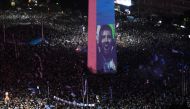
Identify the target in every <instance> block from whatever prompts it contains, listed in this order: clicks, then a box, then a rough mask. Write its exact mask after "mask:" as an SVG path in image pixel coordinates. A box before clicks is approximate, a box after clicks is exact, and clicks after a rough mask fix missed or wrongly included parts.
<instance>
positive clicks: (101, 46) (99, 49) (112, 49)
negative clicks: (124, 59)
mask: <svg viewBox="0 0 190 109" xmlns="http://www.w3.org/2000/svg"><path fill="white" fill-rule="evenodd" d="M92 1H93V0H89V22H88V23H89V25H88V26H93V27H88V28H89V30H88V34H89V36H88V66H89V67H90V66H91V67H90V68H91V69H94V70H93V72H94V73H97V72H98V73H114V72H116V64H117V63H116V62H117V61H116V60H117V56H116V39H115V13H114V0H96V1H95V3H94V4H95V5H96V6H95V8H96V9H95V10H94V11H93V12H95V15H92V13H90V12H91V11H92V10H91V9H92V8H93V9H94V7H93V6H94V4H93V6H92V4H90V3H92ZM91 6H92V7H91ZM92 16H95V20H94V21H92V20H91V19H92ZM93 18H94V17H93ZM94 22H95V28H94ZM92 28H93V31H90V30H92ZM94 31H95V34H94ZM92 33H93V35H92ZM92 37H93V38H92ZM94 37H95V39H94ZM94 42H95V43H94ZM92 45H93V46H92ZM94 45H95V46H96V48H95V49H94V48H93V47H94ZM92 49H94V50H93V51H91V50H92ZM94 53H95V54H94ZM94 57H95V59H96V60H93V59H92V58H94ZM92 62H94V64H93V65H94V66H92V64H90V63H92Z"/></svg>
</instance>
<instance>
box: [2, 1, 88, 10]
mask: <svg viewBox="0 0 190 109" xmlns="http://www.w3.org/2000/svg"><path fill="white" fill-rule="evenodd" d="M15 1H18V2H19V3H20V4H22V5H23V4H26V3H27V1H28V0H15ZM47 1H49V2H48V3H49V4H52V3H56V2H60V3H61V6H62V7H63V8H70V9H74V10H75V9H79V10H82V11H86V10H87V9H88V0H46V1H45V0H38V3H45V4H47ZM9 8H10V0H0V9H9Z"/></svg>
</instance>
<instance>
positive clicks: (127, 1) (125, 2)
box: [115, 0, 132, 6]
mask: <svg viewBox="0 0 190 109" xmlns="http://www.w3.org/2000/svg"><path fill="white" fill-rule="evenodd" d="M115 3H117V4H120V5H125V6H131V5H132V4H131V0H115Z"/></svg>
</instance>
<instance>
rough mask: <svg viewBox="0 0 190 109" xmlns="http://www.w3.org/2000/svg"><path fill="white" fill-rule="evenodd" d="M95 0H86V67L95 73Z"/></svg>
mask: <svg viewBox="0 0 190 109" xmlns="http://www.w3.org/2000/svg"><path fill="white" fill-rule="evenodd" d="M96 57H97V56H96V0H89V1H88V68H89V69H90V70H91V71H92V72H93V73H96V71H97V70H96Z"/></svg>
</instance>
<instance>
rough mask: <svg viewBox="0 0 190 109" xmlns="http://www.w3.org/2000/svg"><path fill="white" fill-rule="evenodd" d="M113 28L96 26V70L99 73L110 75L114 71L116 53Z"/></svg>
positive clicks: (111, 26)
mask: <svg viewBox="0 0 190 109" xmlns="http://www.w3.org/2000/svg"><path fill="white" fill-rule="evenodd" d="M114 29H115V28H114V26H113V25H112V24H109V25H98V26H97V51H98V52H97V56H98V58H97V59H98V61H97V69H98V70H99V71H100V72H101V73H112V72H114V71H116V52H115V37H114V33H115V30H114Z"/></svg>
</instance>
